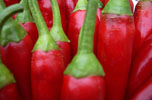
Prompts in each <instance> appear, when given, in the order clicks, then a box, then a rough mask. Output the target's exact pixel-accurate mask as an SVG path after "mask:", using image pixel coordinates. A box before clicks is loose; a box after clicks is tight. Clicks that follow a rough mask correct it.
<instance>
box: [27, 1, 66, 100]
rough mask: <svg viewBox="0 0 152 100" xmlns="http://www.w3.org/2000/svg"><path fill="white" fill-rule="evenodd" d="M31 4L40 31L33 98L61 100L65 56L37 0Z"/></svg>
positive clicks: (32, 71) (35, 57)
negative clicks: (53, 36) (46, 22)
mask: <svg viewBox="0 0 152 100" xmlns="http://www.w3.org/2000/svg"><path fill="white" fill-rule="evenodd" d="M29 5H30V9H31V12H32V15H33V18H34V21H35V23H36V26H37V28H38V32H39V38H38V40H37V42H36V44H35V46H34V49H33V55H32V66H31V80H32V97H33V100H59V98H60V89H61V85H62V78H63V70H64V61H63V57H62V54H61V51H60V50H59V48H58V45H57V44H56V42H55V41H54V40H53V38H52V36H51V34H50V33H49V30H48V28H47V26H46V24H45V22H44V20H43V16H42V15H41V12H40V9H39V7H38V2H37V0H29Z"/></svg>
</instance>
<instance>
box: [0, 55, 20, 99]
mask: <svg viewBox="0 0 152 100" xmlns="http://www.w3.org/2000/svg"><path fill="white" fill-rule="evenodd" d="M0 55H1V54H0ZM0 100H21V97H20V95H19V92H18V90H17V87H16V81H15V79H14V77H13V75H12V74H11V73H10V71H9V70H8V69H7V68H6V66H5V65H3V64H2V61H1V56H0Z"/></svg>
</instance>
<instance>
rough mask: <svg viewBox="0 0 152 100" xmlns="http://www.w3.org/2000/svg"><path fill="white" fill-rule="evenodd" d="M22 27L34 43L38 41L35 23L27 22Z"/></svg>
mask: <svg viewBox="0 0 152 100" xmlns="http://www.w3.org/2000/svg"><path fill="white" fill-rule="evenodd" d="M21 26H22V27H23V28H24V29H25V31H26V32H27V33H28V34H29V35H30V36H31V38H32V40H33V43H34V44H35V42H36V41H37V39H38V30H37V27H36V25H35V23H33V22H26V23H24V24H21Z"/></svg>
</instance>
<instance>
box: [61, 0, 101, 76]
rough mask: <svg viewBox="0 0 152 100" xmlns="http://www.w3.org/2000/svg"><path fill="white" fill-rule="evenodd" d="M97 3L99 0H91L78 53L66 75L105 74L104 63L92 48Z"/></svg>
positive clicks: (81, 33) (82, 29)
mask: <svg viewBox="0 0 152 100" xmlns="http://www.w3.org/2000/svg"><path fill="white" fill-rule="evenodd" d="M97 5H98V0H89V2H88V6H87V12H86V16H85V21H84V25H83V27H82V28H81V32H80V36H79V47H78V53H77V54H76V56H75V57H74V58H73V59H72V62H71V63H70V64H69V65H68V67H67V69H66V70H65V72H64V74H65V75H72V76H74V77H75V78H83V77H88V76H104V71H103V68H102V65H101V64H100V62H99V61H98V60H97V58H96V56H95V55H94V53H93V50H92V49H93V34H94V30H95V23H96V12H97Z"/></svg>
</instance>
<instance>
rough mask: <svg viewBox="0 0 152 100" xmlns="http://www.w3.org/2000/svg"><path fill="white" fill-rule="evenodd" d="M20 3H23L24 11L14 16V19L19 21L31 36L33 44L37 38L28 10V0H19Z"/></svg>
mask: <svg viewBox="0 0 152 100" xmlns="http://www.w3.org/2000/svg"><path fill="white" fill-rule="evenodd" d="M20 3H21V4H22V5H23V7H24V11H23V12H22V13H20V14H18V15H17V16H16V21H17V22H18V23H20V24H21V26H22V27H23V28H24V29H25V31H26V32H27V33H28V34H29V35H30V36H31V38H32V40H33V43H34V44H35V42H36V40H37V38H38V31H37V28H36V25H35V23H34V22H33V18H32V16H31V13H30V10H29V6H28V0H21V2H20Z"/></svg>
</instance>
